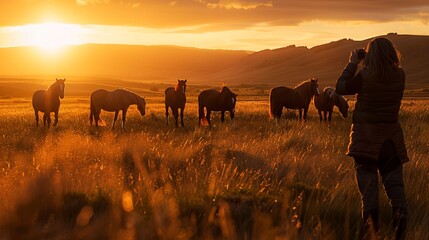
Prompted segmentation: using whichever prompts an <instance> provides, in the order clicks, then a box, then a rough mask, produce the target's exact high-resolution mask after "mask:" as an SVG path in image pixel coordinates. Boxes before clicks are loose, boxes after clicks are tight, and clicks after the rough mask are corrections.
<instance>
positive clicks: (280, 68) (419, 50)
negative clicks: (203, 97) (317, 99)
mask: <svg viewBox="0 0 429 240" xmlns="http://www.w3.org/2000/svg"><path fill="white" fill-rule="evenodd" d="M382 37H386V38H388V39H390V40H391V41H392V42H393V43H394V45H395V46H396V47H397V48H398V49H399V51H400V53H401V55H402V66H403V68H404V69H405V72H406V74H407V88H416V87H420V86H427V85H428V84H429V67H428V66H429V57H428V54H429V36H415V35H397V34H395V33H390V34H388V35H385V36H382ZM371 39H373V38H370V39H366V40H363V41H354V40H351V39H341V40H338V41H334V42H330V43H327V44H323V45H319V46H315V47H313V48H310V49H309V48H307V47H296V46H294V45H292V46H288V47H284V48H279V49H273V50H264V51H260V52H256V53H253V54H250V55H249V56H247V57H245V58H243V59H242V60H240V61H239V62H238V63H236V64H235V65H234V66H231V67H230V68H228V69H226V70H223V71H221V72H218V73H216V74H214V75H212V77H213V78H219V79H224V81H226V82H233V83H241V84H243V83H248V84H259V83H265V84H270V85H287V86H292V85H295V84H297V83H299V82H301V81H303V80H305V79H308V78H311V77H317V78H319V80H320V82H321V84H322V85H332V84H334V83H335V81H336V79H337V78H338V76H339V74H340V73H341V71H342V69H343V68H344V67H345V65H346V64H347V61H348V57H349V54H350V51H351V50H353V49H356V48H362V47H365V46H366V45H367V44H368V42H369V41H370V40H371Z"/></svg>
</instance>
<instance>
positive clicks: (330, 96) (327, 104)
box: [314, 87, 349, 122]
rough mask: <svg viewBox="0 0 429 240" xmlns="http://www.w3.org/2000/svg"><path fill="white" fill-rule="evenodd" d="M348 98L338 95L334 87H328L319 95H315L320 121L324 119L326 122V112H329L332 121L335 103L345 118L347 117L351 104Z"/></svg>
mask: <svg viewBox="0 0 429 240" xmlns="http://www.w3.org/2000/svg"><path fill="white" fill-rule="evenodd" d="M347 102H348V99H347V100H346V99H344V98H343V97H342V96H340V95H338V94H337V93H336V92H335V90H334V89H333V88H332V87H326V88H325V89H323V92H322V93H321V94H320V95H319V96H314V106H316V108H317V111H318V113H319V118H320V122H321V121H322V112H323V120H324V121H325V122H326V114H328V121H329V122H331V117H332V111H333V110H334V105H335V106H337V107H338V109H339V110H340V113H341V115H342V116H343V118H347V112H348V110H349V105H348V104H347Z"/></svg>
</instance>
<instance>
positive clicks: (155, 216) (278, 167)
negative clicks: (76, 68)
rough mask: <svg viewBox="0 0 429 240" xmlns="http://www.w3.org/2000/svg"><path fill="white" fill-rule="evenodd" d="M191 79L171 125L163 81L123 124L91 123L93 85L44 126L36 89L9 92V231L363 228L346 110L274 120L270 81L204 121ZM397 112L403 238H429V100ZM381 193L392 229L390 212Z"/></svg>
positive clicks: (38, 234)
mask: <svg viewBox="0 0 429 240" xmlns="http://www.w3.org/2000/svg"><path fill="white" fill-rule="evenodd" d="M188 88H189V89H190V90H189V96H188V103H187V106H186V109H185V125H186V126H185V128H181V127H179V128H178V129H176V128H174V124H170V126H166V125H165V115H164V106H163V103H162V101H163V99H162V93H161V92H162V91H160V90H159V94H156V93H153V94H151V95H148V96H147V97H146V103H147V105H146V115H145V116H143V117H141V116H140V115H139V114H138V111H137V110H136V107H135V106H132V107H131V108H130V110H129V111H128V116H127V130H126V131H125V132H123V131H121V130H120V120H119V121H118V122H117V125H116V129H114V130H113V131H112V130H111V129H110V124H111V122H112V119H113V114H112V113H106V112H102V115H101V116H102V118H103V119H104V120H105V121H106V122H107V126H104V127H100V128H99V129H95V128H94V127H93V128H91V127H90V126H89V121H88V117H89V102H88V98H87V97H68V96H66V98H65V99H64V100H63V101H62V105H61V109H60V118H59V125H58V126H57V127H53V128H50V129H47V128H43V127H39V128H36V127H35V122H34V115H33V110H32V107H31V101H30V99H29V98H28V97H27V98H8V99H0V116H1V118H0V152H1V155H0V189H1V191H0V239H237V238H238V239H276V238H277V239H356V238H357V230H358V227H359V224H360V196H359V193H358V192H357V188H356V186H355V180H354V169H353V163H352V160H351V159H350V158H348V157H347V156H345V151H346V148H347V144H348V135H349V128H350V124H351V118H350V117H349V118H348V119H343V118H341V117H340V115H339V113H338V112H335V113H334V115H333V122H332V123H331V124H330V125H328V124H326V123H319V120H318V116H317V113H316V111H315V109H314V106H313V104H311V107H310V112H309V118H308V121H307V122H306V123H303V122H300V121H298V120H297V119H296V117H297V116H296V114H295V113H294V112H289V113H287V114H286V116H285V117H284V118H283V119H282V120H281V121H280V122H279V123H277V124H275V123H274V122H273V121H271V120H269V119H268V113H267V109H268V103H267V99H268V91H267V90H266V89H260V90H255V89H253V90H240V89H233V91H236V93H238V94H239V96H238V103H237V110H236V119H234V121H231V120H230V119H229V115H228V114H227V118H226V121H225V123H223V124H220V114H216V113H215V114H213V116H212V122H213V123H214V126H213V128H212V129H208V128H205V127H201V128H199V127H198V122H197V102H196V94H197V91H193V90H192V86H189V87H188ZM154 91H156V89H155V90H154ZM148 92H150V91H148ZM352 105H353V103H352ZM350 109H353V106H351V108H350ZM170 116H171V114H170ZM400 121H401V124H402V127H403V129H404V133H405V138H406V144H407V147H408V153H409V156H410V158H411V162H410V163H407V164H406V165H405V184H406V194H407V197H408V201H409V225H408V236H407V239H429V233H428V231H427V226H428V225H429V195H428V194H427V186H428V184H429V163H428V161H427V160H428V157H427V156H428V153H429V100H425V99H412V98H407V99H405V100H404V101H403V104H402V108H401V113H400ZM170 123H173V119H172V118H170ZM381 189H382V188H381ZM425 189H426V190H425ZM380 197H381V199H382V200H381V204H382V205H381V213H380V214H381V217H380V218H381V235H382V239H383V238H384V237H386V236H389V232H390V231H391V228H390V227H391V226H390V219H391V210H390V207H389V205H388V201H387V199H386V197H385V196H384V194H383V193H382V194H381V195H380Z"/></svg>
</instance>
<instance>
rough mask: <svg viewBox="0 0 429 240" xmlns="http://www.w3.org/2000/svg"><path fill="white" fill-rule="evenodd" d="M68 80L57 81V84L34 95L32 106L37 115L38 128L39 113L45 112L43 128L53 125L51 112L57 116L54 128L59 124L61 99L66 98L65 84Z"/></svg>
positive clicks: (37, 124) (37, 123)
mask: <svg viewBox="0 0 429 240" xmlns="http://www.w3.org/2000/svg"><path fill="white" fill-rule="evenodd" d="M65 81H66V79H65V78H64V79H58V78H57V79H56V80H55V82H54V83H53V84H52V85H51V86H49V87H48V89H47V90H46V91H45V90H38V91H36V92H35V93H34V94H33V98H32V101H31V102H32V104H33V108H34V115H36V126H37V127H38V126H39V111H40V112H43V126H45V125H46V122H47V123H48V128H49V127H50V125H51V112H53V113H54V114H55V120H54V124H53V125H54V127H55V126H57V124H58V111H59V109H60V98H61V99H63V98H64V87H65V84H64V82H65Z"/></svg>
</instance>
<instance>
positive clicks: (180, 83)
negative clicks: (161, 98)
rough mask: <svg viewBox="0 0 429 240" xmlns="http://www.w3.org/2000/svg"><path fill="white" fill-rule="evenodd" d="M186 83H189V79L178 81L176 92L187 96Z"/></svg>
mask: <svg viewBox="0 0 429 240" xmlns="http://www.w3.org/2000/svg"><path fill="white" fill-rule="evenodd" d="M186 82H187V79H185V80H180V79H177V85H176V89H175V90H176V92H177V91H179V92H180V93H182V94H183V95H185V93H186Z"/></svg>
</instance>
